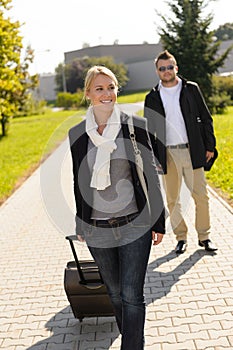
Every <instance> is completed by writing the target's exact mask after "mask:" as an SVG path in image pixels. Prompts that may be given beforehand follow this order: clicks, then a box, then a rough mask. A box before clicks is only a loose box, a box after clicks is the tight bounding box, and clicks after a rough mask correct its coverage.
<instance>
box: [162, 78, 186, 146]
mask: <svg viewBox="0 0 233 350" xmlns="http://www.w3.org/2000/svg"><path fill="white" fill-rule="evenodd" d="M178 79H179V80H178V84H176V85H175V86H172V87H164V86H163V85H162V83H161V82H160V84H159V90H160V96H161V99H162V102H163V107H164V110H165V115H166V146H170V145H179V144H181V143H188V136H187V131H186V127H185V122H184V118H183V115H182V112H181V108H180V92H181V87H182V81H181V79H180V78H178Z"/></svg>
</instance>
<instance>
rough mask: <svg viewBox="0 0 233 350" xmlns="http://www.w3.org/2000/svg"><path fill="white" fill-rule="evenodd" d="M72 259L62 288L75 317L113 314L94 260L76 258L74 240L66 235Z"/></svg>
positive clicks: (74, 237)
mask: <svg viewBox="0 0 233 350" xmlns="http://www.w3.org/2000/svg"><path fill="white" fill-rule="evenodd" d="M66 239H68V241H69V243H70V246H71V250H72V252H73V255H74V261H69V262H68V263H67V266H66V268H65V273H64V288H65V292H66V295H67V299H68V301H69V303H70V306H71V309H72V312H73V314H74V317H75V318H78V319H79V320H80V322H81V321H82V320H83V318H84V317H94V316H95V317H96V316H113V315H114V312H113V307H112V303H111V301H110V298H109V296H108V294H107V291H106V287H105V285H104V283H103V280H102V278H101V275H100V272H99V269H98V267H97V265H96V263H95V261H94V260H80V261H79V260H78V257H77V254H76V251H75V247H74V243H73V241H74V240H77V237H76V236H67V237H66Z"/></svg>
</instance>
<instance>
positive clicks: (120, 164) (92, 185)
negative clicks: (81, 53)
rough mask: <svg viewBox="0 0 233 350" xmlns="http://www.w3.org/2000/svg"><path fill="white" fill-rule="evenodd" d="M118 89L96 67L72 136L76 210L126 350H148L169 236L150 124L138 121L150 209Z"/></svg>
mask: <svg viewBox="0 0 233 350" xmlns="http://www.w3.org/2000/svg"><path fill="white" fill-rule="evenodd" d="M117 93H118V81H117V79H116V77H115V75H114V74H113V73H112V72H111V71H110V70H109V69H107V68H106V67H102V66H94V67H92V68H90V69H89V71H88V72H87V75H86V79H85V86H84V96H85V97H86V98H87V99H88V100H90V107H89V108H88V110H87V114H86V120H84V121H83V122H81V123H80V124H78V125H76V126H75V127H73V128H72V129H71V130H70V131H69V138H70V146H71V154H72V161H73V175H74V195H75V202H76V209H77V214H76V234H77V236H78V239H79V240H80V241H86V243H87V246H88V248H89V250H90V252H91V254H92V256H93V258H94V260H95V261H96V263H97V265H98V267H99V269H100V273H101V275H102V278H103V280H104V282H105V285H106V287H107V290H108V293H109V296H110V298H111V301H112V303H113V307H114V311H115V316H116V321H117V325H118V328H119V331H120V333H121V335H122V344H121V350H142V349H143V347H144V322H145V302H144V294H143V288H144V282H145V274H146V268H147V264H148V259H149V254H150V249H151V242H152V240H153V242H154V245H157V244H159V243H160V242H161V241H162V238H163V234H164V233H165V229H164V227H165V219H164V205H163V200H162V195H161V192H160V186H159V180H158V175H157V172H156V167H155V162H154V158H153V153H152V150H151V146H150V141H149V136H148V132H147V131H146V125H145V123H146V121H145V119H144V118H141V117H133V124H134V131H135V135H136V141H137V146H138V148H139V149H140V152H141V155H142V158H143V163H144V164H143V166H144V176H145V179H146V182H147V187H148V195H149V198H150V200H149V201H150V203H148V201H147V199H146V196H145V193H144V192H143V188H142V184H141V183H140V180H139V177H138V173H137V169H136V166H135V161H134V157H135V153H134V148H133V144H132V142H131V139H130V132H129V126H128V122H129V116H128V115H126V114H125V113H123V112H121V111H120V109H119V107H118V106H117V104H116V102H117Z"/></svg>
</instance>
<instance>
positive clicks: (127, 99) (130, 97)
mask: <svg viewBox="0 0 233 350" xmlns="http://www.w3.org/2000/svg"><path fill="white" fill-rule="evenodd" d="M148 92H149V91H138V92H134V93H127V94H124V95H122V96H121V93H120V94H119V96H118V98H117V101H118V102H119V103H137V102H141V101H144V99H145V96H146V94H147V93H148Z"/></svg>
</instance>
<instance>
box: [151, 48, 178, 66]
mask: <svg viewBox="0 0 233 350" xmlns="http://www.w3.org/2000/svg"><path fill="white" fill-rule="evenodd" d="M169 59H172V60H173V62H174V64H175V65H177V63H176V59H175V57H174V56H173V55H172V54H171V53H170V52H169V51H168V50H164V51H162V52H160V54H159V55H158V56H157V57H156V59H155V65H156V67H158V61H159V60H169Z"/></svg>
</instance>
